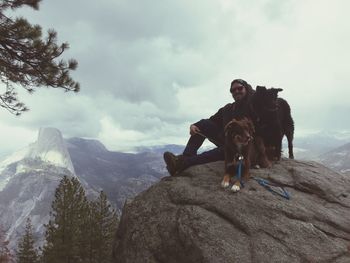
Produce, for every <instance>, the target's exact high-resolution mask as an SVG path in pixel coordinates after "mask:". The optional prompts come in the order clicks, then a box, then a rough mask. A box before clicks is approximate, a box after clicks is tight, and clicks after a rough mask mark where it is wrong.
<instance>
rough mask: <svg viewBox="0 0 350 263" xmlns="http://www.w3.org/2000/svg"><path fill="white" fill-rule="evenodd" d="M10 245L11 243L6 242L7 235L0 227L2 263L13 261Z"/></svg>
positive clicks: (0, 258) (0, 260) (0, 262)
mask: <svg viewBox="0 0 350 263" xmlns="http://www.w3.org/2000/svg"><path fill="white" fill-rule="evenodd" d="M8 244H9V242H8V241H6V240H5V233H4V232H3V230H2V228H1V227H0V263H10V262H11V260H12V256H11V253H10V251H9V249H8V247H7V246H8Z"/></svg>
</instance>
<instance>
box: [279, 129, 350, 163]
mask: <svg viewBox="0 0 350 263" xmlns="http://www.w3.org/2000/svg"><path fill="white" fill-rule="evenodd" d="M348 142H350V133H349V132H336V131H331V132H330V131H328V132H326V131H323V132H318V133H314V134H310V135H307V136H302V137H295V138H294V152H295V157H296V158H297V159H309V160H318V157H319V156H320V155H322V154H324V153H327V152H329V151H331V150H332V149H335V148H337V147H340V146H342V145H344V144H346V143H348ZM287 148H288V147H287V144H286V140H284V145H283V149H284V150H285V152H288V149H287Z"/></svg>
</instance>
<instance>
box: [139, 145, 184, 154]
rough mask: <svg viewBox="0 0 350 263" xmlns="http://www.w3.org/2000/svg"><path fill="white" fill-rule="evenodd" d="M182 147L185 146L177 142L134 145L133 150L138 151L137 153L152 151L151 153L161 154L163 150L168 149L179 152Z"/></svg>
mask: <svg viewBox="0 0 350 263" xmlns="http://www.w3.org/2000/svg"><path fill="white" fill-rule="evenodd" d="M184 148H185V146H184V145H178V144H167V145H155V146H142V147H135V152H138V153H142V152H152V153H158V154H163V153H164V152H166V151H169V152H172V153H174V154H181V153H182V152H183V150H184Z"/></svg>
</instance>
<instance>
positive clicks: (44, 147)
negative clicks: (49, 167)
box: [29, 128, 74, 174]
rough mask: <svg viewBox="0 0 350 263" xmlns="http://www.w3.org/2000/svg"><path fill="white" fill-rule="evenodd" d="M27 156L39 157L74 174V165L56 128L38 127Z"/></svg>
mask: <svg viewBox="0 0 350 263" xmlns="http://www.w3.org/2000/svg"><path fill="white" fill-rule="evenodd" d="M29 157H31V158H33V159H35V158H40V159H41V160H42V161H44V162H49V163H51V164H54V165H56V166H59V167H64V168H67V169H68V170H69V171H70V172H72V173H73V174H74V167H73V164H72V161H71V158H70V155H69V153H68V150H67V147H66V143H65V141H64V139H63V137H62V134H61V132H60V131H59V130H58V129H56V128H40V131H39V136H38V140H37V142H36V143H35V145H34V146H33V147H32V151H31V153H30V154H29Z"/></svg>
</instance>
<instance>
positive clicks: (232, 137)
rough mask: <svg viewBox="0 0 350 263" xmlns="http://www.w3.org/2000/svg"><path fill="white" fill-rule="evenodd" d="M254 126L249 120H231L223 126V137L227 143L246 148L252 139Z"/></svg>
mask: <svg viewBox="0 0 350 263" xmlns="http://www.w3.org/2000/svg"><path fill="white" fill-rule="evenodd" d="M253 134H254V125H253V123H252V121H251V120H249V119H247V118H243V119H241V120H236V119H233V120H232V121H230V122H229V123H228V124H227V125H226V126H225V136H226V139H227V141H228V142H229V143H232V144H233V145H236V146H238V147H242V146H246V145H248V143H249V142H250V141H251V140H252V139H253Z"/></svg>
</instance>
